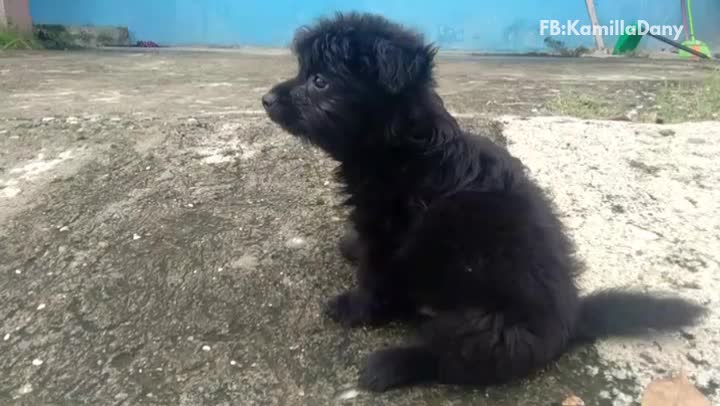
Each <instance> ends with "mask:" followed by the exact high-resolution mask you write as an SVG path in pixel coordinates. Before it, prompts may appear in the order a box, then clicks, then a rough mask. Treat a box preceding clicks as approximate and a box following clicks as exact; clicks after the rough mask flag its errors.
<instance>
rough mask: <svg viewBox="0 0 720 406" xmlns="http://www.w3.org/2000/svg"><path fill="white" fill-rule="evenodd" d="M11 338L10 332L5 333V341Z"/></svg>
mask: <svg viewBox="0 0 720 406" xmlns="http://www.w3.org/2000/svg"><path fill="white" fill-rule="evenodd" d="M9 339H10V333H8V334H5V335H4V336H3V341H7V340H9Z"/></svg>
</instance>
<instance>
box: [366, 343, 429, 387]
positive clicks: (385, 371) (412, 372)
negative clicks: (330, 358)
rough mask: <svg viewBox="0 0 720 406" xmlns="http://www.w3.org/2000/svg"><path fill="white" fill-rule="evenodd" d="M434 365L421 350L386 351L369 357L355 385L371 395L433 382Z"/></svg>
mask: <svg viewBox="0 0 720 406" xmlns="http://www.w3.org/2000/svg"><path fill="white" fill-rule="evenodd" d="M437 373H438V369H437V362H436V360H435V357H434V356H433V355H432V354H431V353H430V352H429V351H428V350H427V349H425V348H422V347H408V348H390V349H387V350H382V351H377V352H374V353H372V354H371V355H370V357H369V358H368V360H367V363H366V364H365V367H364V368H363V369H362V371H360V379H359V385H360V387H361V388H363V389H365V390H369V391H373V392H383V391H386V390H388V389H392V388H397V387H401V386H410V385H416V384H421V383H427V382H431V381H433V380H435V379H437Z"/></svg>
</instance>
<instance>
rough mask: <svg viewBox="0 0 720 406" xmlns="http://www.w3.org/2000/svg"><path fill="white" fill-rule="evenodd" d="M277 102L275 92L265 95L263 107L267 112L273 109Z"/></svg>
mask: <svg viewBox="0 0 720 406" xmlns="http://www.w3.org/2000/svg"><path fill="white" fill-rule="evenodd" d="M277 101H278V95H277V94H275V93H273V92H269V93H265V95H264V96H263V97H262V105H263V107H264V108H265V110H268V109H270V108H272V107H273V106H274V105H275V104H276V103H277Z"/></svg>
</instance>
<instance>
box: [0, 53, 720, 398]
mask: <svg viewBox="0 0 720 406" xmlns="http://www.w3.org/2000/svg"><path fill="white" fill-rule="evenodd" d="M438 69H439V84H440V93H441V94H442V95H443V96H444V97H445V99H446V102H447V104H448V105H449V108H450V109H451V110H453V111H454V112H455V113H456V114H457V116H458V117H459V119H460V121H461V122H462V124H463V125H464V126H465V127H467V128H469V129H473V130H477V131H481V130H487V131H489V134H491V135H492V136H493V137H494V138H495V139H496V140H497V141H498V142H501V143H504V144H506V145H507V146H508V147H509V148H510V149H511V150H512V151H513V152H514V153H515V154H517V155H518V156H519V157H520V158H522V159H523V160H524V161H525V163H526V164H527V165H528V166H529V167H530V170H531V172H532V173H533V174H534V176H535V177H536V178H537V179H538V181H539V182H540V183H541V184H542V185H543V186H544V187H546V188H547V190H548V192H549V193H550V194H551V196H553V199H554V200H555V201H556V202H557V205H558V207H559V210H560V211H561V213H562V215H563V218H564V220H565V221H566V223H567V224H568V227H569V228H570V229H571V230H572V231H573V234H574V236H575V238H576V240H577V242H578V245H579V248H580V254H581V255H582V256H583V258H584V259H585V261H586V262H587V264H588V269H587V271H586V272H585V274H584V275H583V277H582V280H581V284H582V286H583V288H584V289H586V290H592V289H594V288H599V287H604V286H621V285H631V286H633V287H638V288H653V289H661V290H666V291H674V292H675V293H676V294H679V295H682V296H685V297H688V298H691V299H695V300H698V301H700V302H702V303H704V304H706V305H707V306H708V307H709V308H711V309H713V312H712V313H711V314H710V315H709V316H708V317H707V318H706V319H705V320H704V321H703V323H702V324H701V325H699V326H697V327H693V328H688V329H686V330H683V331H681V332H678V333H677V334H670V335H665V336H661V337H655V338H651V339H646V340H629V341H619V340H609V341H606V342H602V343H599V344H598V345H597V346H588V347H584V348H581V349H578V350H576V351H574V352H571V353H569V354H567V355H566V356H564V357H563V358H562V359H561V360H560V361H559V362H558V363H557V364H555V365H553V366H551V367H549V368H548V369H547V371H544V372H542V373H540V374H538V375H537V376H534V377H532V378H531V379H528V380H526V381H523V382H519V383H517V384H514V385H509V386H505V387H493V388H476V389H462V388H454V387H433V388H417V389H412V390H402V391H395V392H391V393H387V394H383V395H370V394H367V393H357V392H355V391H353V390H352V389H353V383H354V380H355V377H356V373H357V370H358V366H359V365H360V363H361V362H362V360H363V359H364V357H365V356H366V355H367V354H368V353H369V352H371V351H372V350H375V349H378V348H381V347H383V346H385V345H388V344H390V343H397V342H401V341H402V340H403V338H404V337H405V336H407V335H408V334H410V332H409V331H407V330H406V329H405V328H403V327H401V326H398V327H392V328H385V329H376V330H362V329H361V330H354V331H345V330H343V329H341V328H340V327H338V326H336V325H334V324H332V323H330V322H328V321H327V320H325V319H324V318H323V317H322V316H321V315H320V307H321V305H322V303H323V302H324V300H325V299H326V298H328V297H329V296H330V295H332V294H334V293H336V292H339V291H340V290H342V289H343V288H344V287H347V286H348V285H349V284H350V283H351V267H350V266H349V265H347V264H346V263H344V262H343V261H342V260H341V259H340V257H339V255H338V253H337V252H336V250H335V241H336V239H337V238H338V236H339V234H340V232H341V228H342V224H343V216H344V212H343V209H342V208H340V207H339V206H338V203H339V201H340V199H339V197H338V196H337V195H336V190H337V185H336V184H335V183H334V181H333V179H332V177H331V171H332V168H333V164H332V162H330V161H328V160H327V159H326V158H325V157H324V156H323V155H321V154H320V153H319V152H317V151H315V150H313V149H311V148H308V147H307V146H304V145H301V144H299V143H298V142H296V141H295V140H293V139H292V138H290V137H289V136H288V135H286V134H284V133H283V132H282V131H280V130H279V129H278V128H276V127H275V126H274V125H273V124H271V123H270V122H269V121H268V120H267V119H266V118H265V116H264V114H263V113H262V111H261V110H260V106H259V98H260V96H261V94H262V93H263V92H264V91H265V90H266V89H267V88H268V87H269V86H270V85H272V84H273V83H274V82H276V81H278V80H280V79H282V78H285V77H287V76H288V75H290V74H291V73H292V72H293V70H294V64H293V62H292V60H291V59H290V58H289V57H288V56H287V55H283V54H282V53H278V54H270V53H267V54H248V53H239V52H138V53H135V52H92V53H91V52H86V53H29V54H10V55H0V94H2V97H0V404H2V405H33V406H35V405H79V404H91V405H228V406H229V405H265V404H272V405H294V404H307V405H324V404H352V405H390V404H392V405H466V404H467V405H470V404H472V405H508V406H510V405H551V404H558V403H559V402H560V401H562V399H564V398H565V397H566V396H567V395H569V394H571V393H572V394H577V395H578V396H579V397H581V398H583V399H585V402H586V404H588V405H624V404H633V402H635V401H636V400H637V399H638V397H639V396H640V393H641V390H642V387H643V386H644V385H645V384H646V383H647V382H649V380H651V379H654V378H660V377H664V376H666V375H667V374H669V373H672V372H673V371H678V370H684V371H685V372H687V373H688V374H689V375H690V377H691V379H692V380H693V382H695V383H696V385H698V386H699V387H700V389H701V390H702V391H703V392H704V393H706V394H707V395H708V396H710V397H711V398H712V399H713V400H714V401H720V397H719V394H718V387H720V374H719V373H718V369H717V368H718V367H717V366H718V365H720V356H719V353H718V352H719V351H718V346H719V345H720V342H718V340H719V339H718V337H719V336H720V335H719V333H720V328H719V326H720V314H719V312H718V310H716V309H717V308H718V302H720V296H719V295H718V293H717V292H719V291H720V276H719V275H720V273H719V269H718V268H719V262H718V257H717V253H718V252H719V251H720V250H719V248H720V243H719V241H718V235H720V207H719V205H718V202H720V192H718V190H720V189H718V186H720V177H719V175H718V171H717V162H718V158H720V139H718V137H717V135H718V133H720V123H719V122H704V123H694V124H687V125H685V124H677V125H672V126H659V125H654V124H643V123H634V122H618V121H614V122H609V121H585V120H576V119H570V118H563V117H560V118H558V117H542V116H544V115H546V114H548V113H551V112H552V111H550V110H549V109H550V108H549V107H548V106H552V103H550V101H552V100H553V98H554V97H556V95H557V94H558V93H560V92H564V91H565V89H571V90H573V91H574V92H579V93H582V94H586V95H590V97H594V98H598V99H605V100H614V103H616V104H617V105H618V106H621V107H622V109H626V108H627V109H628V110H632V109H637V108H638V105H639V104H640V103H642V104H645V105H647V104H648V103H652V101H653V97H651V95H652V94H653V92H654V89H655V90H656V89H658V87H659V86H662V83H664V82H665V81H666V80H668V79H672V80H678V81H687V82H688V83H690V82H694V81H698V80H702V78H703V77H706V76H707V75H708V70H707V69H705V68H703V67H702V66H699V65H691V64H683V63H678V62H671V61H662V62H658V61H647V60H630V59H622V60H617V59H605V60H600V59H572V60H570V59H559V58H546V59H541V58H537V59H531V58H471V57H464V56H447V57H444V58H441V61H440V63H439V67H438ZM535 116H538V117H535Z"/></svg>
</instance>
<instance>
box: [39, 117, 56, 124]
mask: <svg viewBox="0 0 720 406" xmlns="http://www.w3.org/2000/svg"><path fill="white" fill-rule="evenodd" d="M54 120H55V117H43V119H42V122H43V123H49V122H51V121H54Z"/></svg>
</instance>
